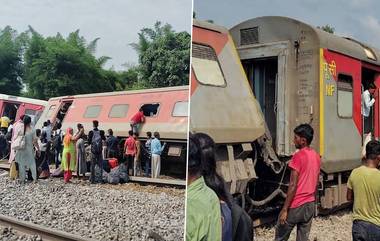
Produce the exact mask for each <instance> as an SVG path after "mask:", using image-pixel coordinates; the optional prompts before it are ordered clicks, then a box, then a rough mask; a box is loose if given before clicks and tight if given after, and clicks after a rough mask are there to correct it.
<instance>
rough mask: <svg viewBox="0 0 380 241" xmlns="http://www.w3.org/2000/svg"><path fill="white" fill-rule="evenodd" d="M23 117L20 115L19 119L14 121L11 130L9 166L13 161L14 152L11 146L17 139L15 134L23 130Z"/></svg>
mask: <svg viewBox="0 0 380 241" xmlns="http://www.w3.org/2000/svg"><path fill="white" fill-rule="evenodd" d="M24 116H25V115H21V116H20V119H19V120H18V121H16V123H15V124H14V125H13V128H12V138H11V149H10V153H9V159H8V163H9V164H10V163H12V162H13V161H14V160H15V156H16V151H15V150H14V149H13V148H12V146H13V145H14V144H15V140H16V138H17V134H18V133H19V132H20V131H21V130H23V129H24V123H23V120H24Z"/></svg>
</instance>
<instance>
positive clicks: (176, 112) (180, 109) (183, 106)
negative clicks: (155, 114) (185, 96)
mask: <svg viewBox="0 0 380 241" xmlns="http://www.w3.org/2000/svg"><path fill="white" fill-rule="evenodd" d="M188 111H189V103H188V102H187V101H179V102H177V103H175V105H174V108H173V113H172V116H174V117H186V116H188V115H189V112H188Z"/></svg>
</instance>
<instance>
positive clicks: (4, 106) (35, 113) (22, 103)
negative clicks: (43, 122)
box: [0, 94, 47, 124]
mask: <svg viewBox="0 0 380 241" xmlns="http://www.w3.org/2000/svg"><path fill="white" fill-rule="evenodd" d="M46 105H47V101H44V100H38V99H31V98H25V97H18V96H13V95H5V94H0V117H2V116H7V117H8V118H9V119H11V120H18V119H19V118H20V117H21V116H22V115H29V116H30V117H31V118H32V123H34V124H35V123H36V122H37V121H38V119H39V117H40V116H41V114H42V112H43V111H44V109H45V106H46Z"/></svg>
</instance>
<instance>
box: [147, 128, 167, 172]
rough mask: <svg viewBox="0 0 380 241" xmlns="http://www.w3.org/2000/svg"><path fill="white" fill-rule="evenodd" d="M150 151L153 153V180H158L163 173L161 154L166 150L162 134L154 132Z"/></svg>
mask: <svg viewBox="0 0 380 241" xmlns="http://www.w3.org/2000/svg"><path fill="white" fill-rule="evenodd" d="M153 136H154V138H153V140H152V141H151V144H150V149H151V153H152V178H158V176H159V175H160V172H161V153H162V151H163V150H164V148H165V143H164V145H163V146H161V141H160V133H158V132H154V134H153Z"/></svg>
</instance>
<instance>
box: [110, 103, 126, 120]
mask: <svg viewBox="0 0 380 241" xmlns="http://www.w3.org/2000/svg"><path fill="white" fill-rule="evenodd" d="M128 108H129V105H126V104H118V105H113V106H112V107H111V110H110V112H109V114H108V117H110V118H123V117H125V116H126V115H127V112H128Z"/></svg>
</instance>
